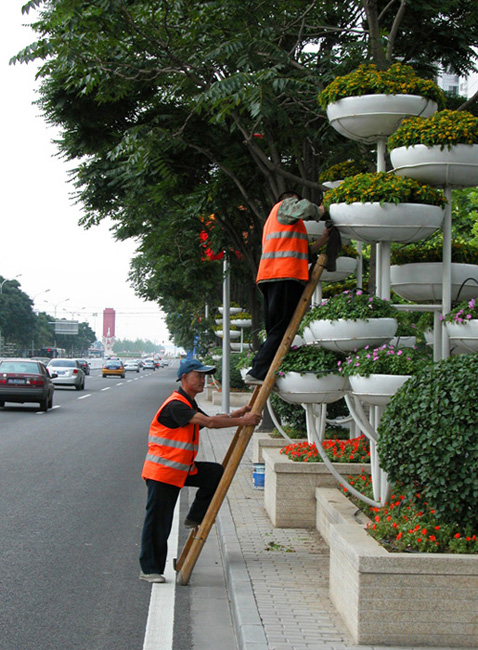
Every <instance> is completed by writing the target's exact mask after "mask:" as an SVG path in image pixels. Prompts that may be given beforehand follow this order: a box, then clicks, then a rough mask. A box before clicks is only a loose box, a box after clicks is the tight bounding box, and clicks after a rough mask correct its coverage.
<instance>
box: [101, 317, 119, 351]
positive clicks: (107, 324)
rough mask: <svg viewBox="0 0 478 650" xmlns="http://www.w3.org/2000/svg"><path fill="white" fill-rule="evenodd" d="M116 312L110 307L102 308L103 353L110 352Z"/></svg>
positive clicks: (113, 340)
mask: <svg viewBox="0 0 478 650" xmlns="http://www.w3.org/2000/svg"><path fill="white" fill-rule="evenodd" d="M115 321H116V312H115V310H114V309H112V308H111V307H107V308H106V309H103V339H102V340H103V345H104V346H105V354H106V355H108V354H111V352H112V348H113V345H114V342H115Z"/></svg>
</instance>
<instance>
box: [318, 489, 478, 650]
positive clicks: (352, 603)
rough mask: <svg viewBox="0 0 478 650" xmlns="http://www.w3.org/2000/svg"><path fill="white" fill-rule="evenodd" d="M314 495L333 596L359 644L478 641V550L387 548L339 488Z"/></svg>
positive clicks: (469, 644)
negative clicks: (477, 552)
mask: <svg viewBox="0 0 478 650" xmlns="http://www.w3.org/2000/svg"><path fill="white" fill-rule="evenodd" d="M316 499H317V519H316V521H317V528H318V530H319V532H320V533H321V534H322V536H323V537H324V539H326V541H327V543H328V544H329V546H330V573H329V575H330V580H329V590H330V597H331V600H332V602H333V603H334V605H335V607H336V608H337V611H338V612H339V614H340V615H341V617H342V619H343V621H344V623H345V624H346V625H347V627H348V629H349V631H350V633H351V634H352V637H353V640H354V642H355V643H356V644H364V645H387V646H388V645H395V646H414V645H420V646H422V645H431V646H448V647H458V648H465V647H476V645H477V629H476V621H477V620H478V556H477V555H462V554H450V553H440V552H435V553H403V552H398V553H389V552H388V551H387V550H386V549H385V548H384V547H383V546H381V545H380V544H379V543H378V542H377V541H375V539H373V538H372V537H371V536H370V535H369V534H368V532H367V530H366V524H364V523H360V521H359V519H360V518H359V517H357V516H356V514H355V513H356V509H357V508H356V506H355V505H354V504H352V502H351V501H349V500H348V499H347V498H346V497H345V496H344V495H342V494H340V492H339V491H338V490H336V489H335V490H332V489H323V488H320V489H317V490H316ZM387 516H388V515H387ZM371 525H373V523H372V522H370V524H369V528H370V526H371ZM415 525H416V524H415ZM432 535H433V533H432Z"/></svg>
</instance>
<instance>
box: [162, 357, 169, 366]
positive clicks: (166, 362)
mask: <svg viewBox="0 0 478 650" xmlns="http://www.w3.org/2000/svg"><path fill="white" fill-rule="evenodd" d="M166 366H169V361H168V360H167V359H163V368H166Z"/></svg>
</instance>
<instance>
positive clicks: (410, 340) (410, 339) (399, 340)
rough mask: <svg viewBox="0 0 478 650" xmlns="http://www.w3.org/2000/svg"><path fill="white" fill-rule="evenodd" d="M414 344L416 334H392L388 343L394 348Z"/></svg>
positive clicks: (412, 345) (407, 346)
mask: <svg viewBox="0 0 478 650" xmlns="http://www.w3.org/2000/svg"><path fill="white" fill-rule="evenodd" d="M416 344H417V337H416V336H394V337H393V339H391V341H390V343H389V345H393V347H394V348H414V347H415V346H416Z"/></svg>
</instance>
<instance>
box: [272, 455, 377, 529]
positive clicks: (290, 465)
mask: <svg viewBox="0 0 478 650" xmlns="http://www.w3.org/2000/svg"><path fill="white" fill-rule="evenodd" d="M282 446H284V445H282ZM263 456H264V462H265V465H266V475H265V487H264V507H265V509H266V512H267V514H268V515H269V518H270V520H271V523H272V525H273V526H276V527H278V528H315V525H316V523H315V522H316V501H315V489H316V488H317V487H337V481H336V480H335V478H334V477H333V476H332V474H331V473H330V472H329V470H328V469H327V468H326V467H325V465H324V464H323V463H297V462H294V461H292V460H289V458H287V456H284V455H282V454H281V453H280V450H279V449H267V450H263ZM334 467H335V468H336V469H337V470H338V471H339V472H340V473H341V474H342V475H343V476H344V477H347V476H349V475H350V474H352V475H353V474H360V473H361V471H362V469H364V468H365V469H366V470H367V471H370V465H368V464H358V463H335V464H334Z"/></svg>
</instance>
